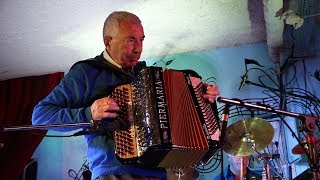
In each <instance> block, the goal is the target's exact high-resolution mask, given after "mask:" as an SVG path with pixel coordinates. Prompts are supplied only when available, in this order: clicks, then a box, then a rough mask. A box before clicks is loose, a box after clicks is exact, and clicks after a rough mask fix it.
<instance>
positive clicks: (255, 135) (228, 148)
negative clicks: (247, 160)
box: [222, 118, 274, 156]
mask: <svg viewBox="0 0 320 180" xmlns="http://www.w3.org/2000/svg"><path fill="white" fill-rule="evenodd" d="M273 135H274V130H273V126H272V125H271V124H270V123H269V122H268V121H266V120H264V119H261V118H250V119H247V120H241V121H238V122H236V123H233V124H231V125H230V126H229V127H228V128H227V130H226V135H225V140H224V141H225V142H224V146H223V148H222V149H223V150H224V151H225V152H226V153H228V154H232V155H234V156H249V155H252V154H254V153H256V151H261V150H262V149H264V148H265V147H267V146H268V145H269V144H270V143H271V141H272V139H273ZM250 142H252V143H250ZM253 144H254V147H255V150H256V151H255V150H254V149H253V148H252V145H253Z"/></svg>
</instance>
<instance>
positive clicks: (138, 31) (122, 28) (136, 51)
mask: <svg viewBox="0 0 320 180" xmlns="http://www.w3.org/2000/svg"><path fill="white" fill-rule="evenodd" d="M143 40H144V32H143V27H142V25H141V23H132V22H127V21H123V22H120V23H119V31H118V35H117V36H116V37H112V38H111V40H110V42H109V43H108V45H107V50H108V52H109V54H110V56H111V57H112V59H113V60H115V61H116V62H117V63H118V64H119V65H121V66H122V68H132V67H134V66H135V65H136V64H137V61H138V60H139V59H140V55H141V53H142V43H143Z"/></svg>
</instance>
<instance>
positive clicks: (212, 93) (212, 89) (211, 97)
mask: <svg viewBox="0 0 320 180" xmlns="http://www.w3.org/2000/svg"><path fill="white" fill-rule="evenodd" d="M204 91H205V92H204V93H205V94H204V95H203V98H205V99H208V101H209V102H210V103H213V102H214V101H215V100H216V99H217V97H218V96H219V95H220V90H219V88H218V86H216V85H209V84H204Z"/></svg>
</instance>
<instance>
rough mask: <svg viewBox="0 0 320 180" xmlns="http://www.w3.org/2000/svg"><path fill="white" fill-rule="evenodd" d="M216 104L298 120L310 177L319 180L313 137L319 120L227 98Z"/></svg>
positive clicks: (219, 98) (220, 98)
mask: <svg viewBox="0 0 320 180" xmlns="http://www.w3.org/2000/svg"><path fill="white" fill-rule="evenodd" d="M217 101H218V102H221V103H229V104H234V105H237V106H243V107H247V108H253V109H259V110H263V111H268V112H271V113H273V114H283V115H286V116H290V117H294V118H297V119H299V120H300V121H301V122H302V127H301V128H300V129H299V131H301V132H302V131H304V132H306V133H307V139H306V141H307V145H308V150H307V151H308V152H307V153H308V154H307V155H308V156H309V157H310V158H309V165H310V170H311V172H312V176H313V179H314V180H319V179H320V176H319V163H318V161H319V159H318V153H317V149H316V143H315V137H314V135H313V134H314V131H315V129H316V121H317V122H318V121H319V120H320V119H319V117H312V116H308V115H304V114H297V113H293V112H288V111H283V110H278V109H273V108H271V107H268V106H262V105H257V104H251V103H246V102H243V101H241V100H239V99H228V98H223V97H218V99H217Z"/></svg>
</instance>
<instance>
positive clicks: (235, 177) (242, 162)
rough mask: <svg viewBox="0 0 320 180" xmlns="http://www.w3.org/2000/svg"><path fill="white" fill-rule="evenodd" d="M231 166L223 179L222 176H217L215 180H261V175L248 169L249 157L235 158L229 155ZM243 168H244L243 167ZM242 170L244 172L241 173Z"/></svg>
mask: <svg viewBox="0 0 320 180" xmlns="http://www.w3.org/2000/svg"><path fill="white" fill-rule="evenodd" d="M227 156H228V161H229V166H228V168H226V169H225V170H224V171H223V177H221V174H220V175H219V176H216V177H215V178H214V180H221V179H225V180H242V179H250V180H255V179H256V180H260V179H262V178H261V175H259V174H256V173H255V172H253V171H251V170H250V169H249V168H248V164H249V157H248V156H233V155H230V154H227ZM241 166H242V167H241ZM241 170H242V172H241Z"/></svg>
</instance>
